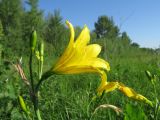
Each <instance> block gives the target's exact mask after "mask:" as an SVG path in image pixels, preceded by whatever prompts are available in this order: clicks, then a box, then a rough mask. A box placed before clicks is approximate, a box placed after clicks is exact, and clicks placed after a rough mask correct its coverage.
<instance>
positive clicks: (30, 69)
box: [29, 50, 34, 92]
mask: <svg viewBox="0 0 160 120" xmlns="http://www.w3.org/2000/svg"><path fill="white" fill-rule="evenodd" d="M32 54H33V51H32V50H31V54H30V59H29V71H30V79H31V87H32V92H34V81H33V74H32V73H33V71H32Z"/></svg>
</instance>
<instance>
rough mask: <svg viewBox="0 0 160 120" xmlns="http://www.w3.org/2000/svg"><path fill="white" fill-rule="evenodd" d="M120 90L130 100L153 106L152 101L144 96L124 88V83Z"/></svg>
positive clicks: (120, 85)
mask: <svg viewBox="0 0 160 120" xmlns="http://www.w3.org/2000/svg"><path fill="white" fill-rule="evenodd" d="M119 90H120V91H121V92H122V93H124V94H125V95H126V96H127V97H129V98H132V99H135V100H139V101H143V102H145V103H147V104H149V105H151V106H152V102H151V101H150V100H148V99H147V98H146V97H144V96H143V95H141V94H138V93H136V92H135V91H134V90H133V89H132V88H129V87H126V86H124V85H123V84H122V83H120V84H119Z"/></svg>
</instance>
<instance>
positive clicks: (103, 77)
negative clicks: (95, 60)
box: [97, 71, 119, 95]
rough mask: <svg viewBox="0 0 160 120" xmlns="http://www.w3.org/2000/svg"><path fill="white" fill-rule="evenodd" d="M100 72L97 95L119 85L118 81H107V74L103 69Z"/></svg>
mask: <svg viewBox="0 0 160 120" xmlns="http://www.w3.org/2000/svg"><path fill="white" fill-rule="evenodd" d="M100 73H101V84H100V85H99V87H98V89H97V92H98V95H102V93H103V92H111V91H113V90H115V89H117V88H118V87H119V84H118V82H107V75H106V73H105V72H104V71H100Z"/></svg>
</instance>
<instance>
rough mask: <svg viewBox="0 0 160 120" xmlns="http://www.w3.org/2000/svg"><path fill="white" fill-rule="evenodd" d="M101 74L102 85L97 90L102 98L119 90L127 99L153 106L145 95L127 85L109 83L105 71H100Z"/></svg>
mask: <svg viewBox="0 0 160 120" xmlns="http://www.w3.org/2000/svg"><path fill="white" fill-rule="evenodd" d="M99 73H100V75H101V84H100V85H99V87H98V89H97V93H98V95H99V96H101V95H102V93H103V92H111V91H113V90H115V89H117V88H118V89H119V90H120V91H121V92H122V93H123V94H125V95H126V96H127V97H129V98H132V99H135V100H139V101H143V102H145V103H147V104H149V105H151V106H153V105H152V102H151V101H150V100H148V99H147V98H146V97H144V96H143V95H141V94H138V93H136V92H135V91H134V90H133V89H132V88H129V87H126V86H125V85H123V84H122V83H119V82H107V75H106V73H105V72H104V71H99Z"/></svg>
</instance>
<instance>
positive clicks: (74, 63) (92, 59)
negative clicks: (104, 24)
mask: <svg viewBox="0 0 160 120" xmlns="http://www.w3.org/2000/svg"><path fill="white" fill-rule="evenodd" d="M66 24H67V26H68V27H69V29H70V41H69V44H68V47H67V48H66V50H65V51H64V53H63V54H62V56H61V57H60V58H59V60H58V61H57V63H56V64H55V66H53V67H52V69H51V71H52V72H54V73H57V74H75V73H84V72H98V70H102V69H103V70H107V71H109V70H110V66H109V63H108V62H106V61H105V60H103V59H101V58H98V57H97V56H98V55H99V53H100V52H101V46H100V45H98V44H90V45H88V43H89V41H90V32H89V29H88V28H87V26H84V28H83V30H82V32H81V33H80V35H79V37H78V38H77V40H74V36H75V32H74V28H73V26H72V24H71V23H70V22H69V21H66Z"/></svg>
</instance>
